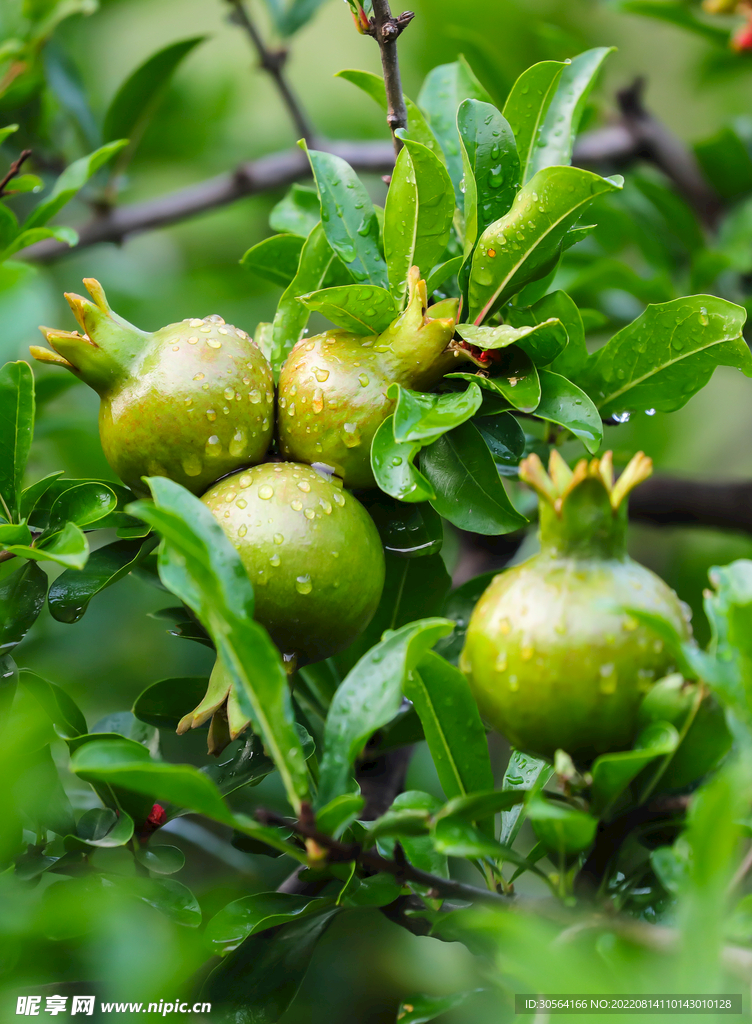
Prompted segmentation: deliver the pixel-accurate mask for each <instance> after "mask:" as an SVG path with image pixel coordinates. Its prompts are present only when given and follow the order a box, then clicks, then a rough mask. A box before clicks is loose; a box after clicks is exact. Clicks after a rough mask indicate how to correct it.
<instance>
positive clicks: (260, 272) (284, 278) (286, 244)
mask: <svg viewBox="0 0 752 1024" xmlns="http://www.w3.org/2000/svg"><path fill="white" fill-rule="evenodd" d="M317 219H318V218H317ZM304 242H305V238H301V237H300V236H299V235H272V236H271V238H265V239H264V241H263V242H259V243H258V244H257V245H254V246H252V247H251V248H250V249H249V250H248V251H247V252H246V253H245V254H244V256H243V258H242V259H241V261H240V262H241V264H242V265H243V266H244V267H245V268H246V270H250V271H251V272H252V273H254V274H256V275H257V276H258V277H263V278H264V280H265V281H271V283H272V284H281V285H282V287H283V288H287V286H288V285H289V284H290V282H291V281H292V280H293V278H294V277H295V275H296V274H297V272H298V264H299V262H300V253H301V250H302V248H303V244H304Z"/></svg>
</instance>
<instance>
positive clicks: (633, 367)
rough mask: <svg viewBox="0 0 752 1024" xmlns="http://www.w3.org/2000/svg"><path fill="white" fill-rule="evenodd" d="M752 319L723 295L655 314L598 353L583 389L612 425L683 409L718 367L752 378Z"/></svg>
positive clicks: (663, 306) (670, 305) (664, 306)
mask: <svg viewBox="0 0 752 1024" xmlns="http://www.w3.org/2000/svg"><path fill="white" fill-rule="evenodd" d="M746 316H747V314H746V310H744V309H743V308H742V307H741V306H736V305H734V303H733V302H727V301H726V300H725V299H719V298H718V297H717V296H715V295H693V296H690V297H688V298H684V299H673V300H672V301H671V302H662V303H659V304H657V305H654V306H648V308H647V309H646V310H645V312H644V313H643V314H642V315H641V316H639V317H638V318H637V319H636V320H634V321H633V322H632V323H631V324H628V325H627V326H626V327H623V328H622V329H621V330H620V331H619V333H618V334H615V335H614V337H613V338H612V339H611V340H610V341H609V342H607V344H605V345H604V346H603V348H601V349H599V350H598V351H597V352H596V353H595V355H594V356H593V357H592V358H591V361H590V363H589V364H588V366H587V367H586V369H585V371H584V374H583V378H582V380H581V381H580V383H581V384H582V386H583V387H584V388H585V390H586V391H587V392H588V394H589V395H591V397H592V398H593V400H594V401H595V404H596V405H597V407H598V409H599V410H600V413H601V415H602V416H604V417H607V416H611V415H614V414H617V415H618V414H621V413H624V412H645V411H646V410H648V409H656V410H658V411H660V412H673V411H674V410H676V409H681V407H682V406H683V405H684V404H685V403H686V402H687V401H688V400H689V399H690V398H691V397H692V395H694V394H696V393H697V392H698V391H699V390H700V389H701V388H703V387H704V386H705V385H706V384H707V383H708V381H709V380H710V378H711V377H712V375H713V370H715V368H716V366H735V367H736V368H737V369H739V370H741V371H742V372H743V373H744V374H745V375H746V376H747V377H750V376H752V355H750V351H749V347H748V346H747V343H746V342H745V341H744V339H743V338H742V327H743V326H744V321H745V319H746Z"/></svg>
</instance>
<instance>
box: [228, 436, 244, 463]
mask: <svg viewBox="0 0 752 1024" xmlns="http://www.w3.org/2000/svg"><path fill="white" fill-rule="evenodd" d="M245 447H246V436H245V431H244V430H238V431H236V433H235V435H234V436H233V439H232V441H230V448H229V451H230V455H232V456H233V458H237V457H238V456H240V455H242V454H243V452H244V451H245Z"/></svg>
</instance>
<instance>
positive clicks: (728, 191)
mask: <svg viewBox="0 0 752 1024" xmlns="http://www.w3.org/2000/svg"><path fill="white" fill-rule="evenodd" d="M694 151H695V156H696V157H697V159H698V160H699V162H700V167H701V168H702V170H703V173H704V175H705V177H706V178H707V180H708V181H709V182H710V184H711V185H712V186H713V188H714V189H715V190H716V192H717V193H718V195H720V196H722V197H723V198H724V199H727V200H728V199H738V198H739V197H740V196H743V195H745V194H746V193H747V192H752V157H751V156H750V153H749V150H748V149H747V146H746V143H745V142H744V140H743V139H742V138H741V137H740V136H739V134H738V132H736V131H735V130H734V129H733V128H731V127H730V126H729V125H724V126H723V128H721V129H719V131H717V132H715V133H714V134H713V135H711V136H710V138H707V139H702V140H701V141H700V142H696V143H695V144H694Z"/></svg>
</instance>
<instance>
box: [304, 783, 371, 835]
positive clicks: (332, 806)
mask: <svg viewBox="0 0 752 1024" xmlns="http://www.w3.org/2000/svg"><path fill="white" fill-rule="evenodd" d="M365 805H366V802H365V799H364V798H363V797H362V796H361V795H360V793H342V794H340V796H335V798H334V799H333V800H330V801H329V803H328V804H326V806H324V807H320V808H319V810H318V811H317V812H316V828H317V829H318V830H319V832H324V833H326V835H330V836H334V837H335V838H339V836H341V835H342V833H343V832H344V830H345V829H346V828H347V826H348V825H351V824H352V822H353V821H355V819H356V818H357V817H358V815H359V814H360V812H361V811H362V810H363V808H364V807H365Z"/></svg>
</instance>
